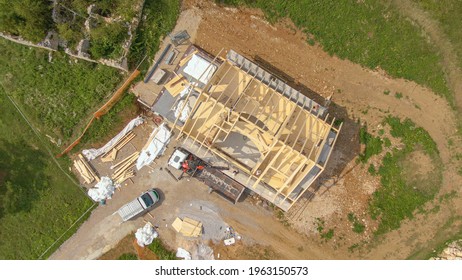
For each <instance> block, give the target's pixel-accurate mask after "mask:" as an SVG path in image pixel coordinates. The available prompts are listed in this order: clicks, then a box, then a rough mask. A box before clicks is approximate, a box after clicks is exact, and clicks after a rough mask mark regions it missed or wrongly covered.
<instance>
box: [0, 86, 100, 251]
mask: <svg viewBox="0 0 462 280" xmlns="http://www.w3.org/2000/svg"><path fill="white" fill-rule="evenodd" d="M60 164H63V165H64V164H66V162H63V161H61V162H60ZM0 176H1V177H2V178H0V236H1V238H0V259H37V258H39V257H40V255H41V254H42V253H44V252H45V250H47V248H48V247H49V246H50V245H52V244H53V242H54V241H55V240H56V239H57V238H58V237H60V236H61V235H62V234H63V233H64V232H65V231H66V230H67V229H68V228H69V227H70V226H71V225H72V224H73V223H74V222H75V221H76V220H77V219H78V218H79V217H80V216H81V215H82V214H83V213H84V212H85V211H86V210H87V209H89V207H91V206H92V205H93V203H92V202H91V201H90V200H89V199H88V198H87V197H86V196H85V194H84V193H83V192H82V191H81V190H80V189H79V187H77V186H76V185H74V184H73V183H72V182H71V181H70V180H69V178H67V177H66V175H65V174H64V173H63V172H61V171H60V170H58V169H57V166H56V165H55V163H54V162H53V161H52V160H50V158H49V154H47V153H46V152H45V149H44V146H43V145H42V144H41V143H40V142H39V141H38V139H37V137H36V135H35V134H33V132H32V130H31V129H30V128H29V127H28V126H27V124H26V123H25V122H24V121H23V120H22V118H21V116H20V115H19V113H18V112H17V111H16V109H15V107H13V105H12V104H11V103H10V101H9V100H8V99H7V97H6V95H5V92H4V90H3V89H2V88H1V87H0ZM89 213H90V212H89ZM89 213H88V214H89ZM88 214H87V215H88ZM84 220H85V217H84V218H83V219H82V220H81V221H80V222H79V223H77V224H76V225H74V226H73V227H72V228H71V230H70V231H69V232H68V233H67V234H66V235H65V236H64V237H63V238H62V239H60V241H59V242H57V243H56V244H55V245H54V247H53V248H51V249H50V250H49V251H48V253H47V254H45V255H44V256H43V258H46V257H48V256H49V255H50V254H51V253H52V252H53V251H54V250H55V249H56V248H58V246H59V245H61V244H62V242H64V241H65V240H66V238H68V237H69V236H70V235H72V234H73V233H74V232H75V231H76V230H77V228H78V226H79V225H80V224H81V223H82V222H83V221H84Z"/></svg>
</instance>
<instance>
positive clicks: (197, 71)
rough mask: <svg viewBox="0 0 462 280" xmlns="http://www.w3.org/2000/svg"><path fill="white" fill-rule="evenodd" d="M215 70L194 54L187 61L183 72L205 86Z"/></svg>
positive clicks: (213, 66)
mask: <svg viewBox="0 0 462 280" xmlns="http://www.w3.org/2000/svg"><path fill="white" fill-rule="evenodd" d="M209 66H210V67H209ZM216 70H217V67H216V66H215V65H213V64H211V63H210V62H208V61H207V60H205V59H203V58H202V57H200V56H198V55H196V54H195V55H193V56H192V58H191V59H190V60H189V61H188V64H187V65H186V67H185V68H184V70H183V71H184V72H185V73H186V74H188V75H190V76H192V77H193V78H194V79H196V80H198V81H200V82H201V83H203V84H206V83H207V82H208V81H209V80H210V78H211V77H212V75H213V73H215V71H216Z"/></svg>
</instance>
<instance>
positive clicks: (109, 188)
mask: <svg viewBox="0 0 462 280" xmlns="http://www.w3.org/2000/svg"><path fill="white" fill-rule="evenodd" d="M114 189H115V187H114V184H113V183H112V180H111V178H109V177H101V180H100V181H99V182H98V183H97V184H96V185H95V186H94V187H93V188H91V189H89V190H88V195H89V196H90V197H91V199H93V200H94V201H96V202H101V201H105V200H106V199H110V198H111V197H112V195H113V194H114Z"/></svg>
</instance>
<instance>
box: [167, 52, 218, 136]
mask: <svg viewBox="0 0 462 280" xmlns="http://www.w3.org/2000/svg"><path fill="white" fill-rule="evenodd" d="M222 51H223V48H222V49H221V50H220V52H218V54H217V55H216V56H215V57H214V58H213V60H212V62H211V63H210V64H209V65H208V66H207V68H205V70H204V71H203V72H202V73H201V75H200V76H199V79H198V80H200V79H201V78H202V76H203V75H204V74H205V73H206V72H207V71H208V70H209V67H210V66H212V65H213V64H214V62H215V60H216V59H217V58H218V56H219V55H220V53H221V52H222ZM211 80H212V79H210V80H209V81H208V83H207V84H206V85H205V86H204V88H203V89H202V91H203V90H204V89H205V88H207V86H208V84H209V83H210V81H211ZM189 84H190V85H191V82H189ZM191 92H193V87H191V88H190V90H189V92H188V94H187V96H186V98H185V99H184V100H186V101H188V100H189V97H190V96H191ZM198 100H199V98H198V99H197V100H196V103H197V101H198ZM187 103H188V102H183V106H182V107H181V110H180V112H183V110H184V108H185V107H186V104H187ZM173 106H174V105H172V107H173ZM170 109H172V108H170ZM180 116H181V114H178V117H176V118H175V121H174V122H173V125H172V128H171V129H170V133H173V129H174V128H175V127H176V123H177V122H178V120H179V118H180ZM188 117H189V116H188ZM185 124H186V123H185ZM183 127H184V125H183ZM179 135H181V133H179Z"/></svg>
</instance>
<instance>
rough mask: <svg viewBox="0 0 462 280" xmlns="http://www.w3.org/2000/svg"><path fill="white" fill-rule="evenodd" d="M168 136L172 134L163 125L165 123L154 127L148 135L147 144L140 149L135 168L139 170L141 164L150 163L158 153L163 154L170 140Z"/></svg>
mask: <svg viewBox="0 0 462 280" xmlns="http://www.w3.org/2000/svg"><path fill="white" fill-rule="evenodd" d="M170 136H172V133H171V132H170V130H169V129H168V128H167V127H166V126H165V123H163V124H161V125H160V126H159V127H156V128H155V129H154V130H153V131H152V133H151V136H149V140H148V143H149V145H147V147H146V146H145V147H146V148H144V149H143V150H142V151H141V153H140V156H139V157H138V160H137V161H136V169H137V170H140V169H141V168H142V167H143V166H145V165H149V164H151V162H152V161H153V160H154V159H155V158H156V157H157V156H158V155H161V154H163V152H164V150H165V146H167V144H168V142H169V141H170Z"/></svg>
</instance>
